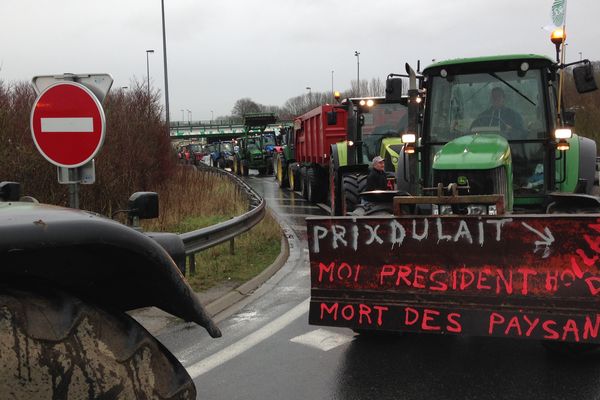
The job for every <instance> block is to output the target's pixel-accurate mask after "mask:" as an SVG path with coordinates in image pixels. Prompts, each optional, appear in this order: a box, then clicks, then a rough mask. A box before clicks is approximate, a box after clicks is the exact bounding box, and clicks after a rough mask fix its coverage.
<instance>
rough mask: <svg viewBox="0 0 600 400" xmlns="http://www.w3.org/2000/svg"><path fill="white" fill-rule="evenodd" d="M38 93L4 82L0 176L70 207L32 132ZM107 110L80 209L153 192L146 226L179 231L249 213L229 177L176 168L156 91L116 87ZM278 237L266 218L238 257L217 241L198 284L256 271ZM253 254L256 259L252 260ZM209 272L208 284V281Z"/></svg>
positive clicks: (241, 243)
mask: <svg viewBox="0 0 600 400" xmlns="http://www.w3.org/2000/svg"><path fill="white" fill-rule="evenodd" d="M35 97H36V96H35V92H34V90H33V88H32V87H31V85H29V84H28V83H14V84H6V83H4V82H2V81H0V180H3V181H8V180H10V181H17V182H21V184H22V189H23V193H24V194H27V195H30V196H33V197H35V198H37V199H38V200H40V201H41V202H43V203H49V204H57V205H62V206H67V205H68V188H67V187H66V186H65V185H60V184H59V183H58V182H57V173H56V167H54V166H53V165H51V164H50V163H49V162H48V161H46V159H44V158H43V157H42V156H41V155H40V154H39V153H38V151H37V149H36V148H35V145H34V143H33V139H32V137H31V132H30V128H29V115H30V112H31V107H32V105H33V102H34V100H35ZM104 110H105V114H106V121H107V127H106V132H107V135H106V139H105V142H104V146H103V148H102V150H101V151H100V153H99V154H98V156H97V157H96V183H95V184H93V185H81V187H80V189H81V192H80V206H81V208H82V209H86V210H91V211H95V212H97V213H100V214H104V215H111V214H112V213H114V212H115V211H117V210H121V209H125V208H126V207H127V200H128V198H129V196H130V195H131V194H132V193H134V192H136V191H155V192H158V194H159V203H160V217H159V218H158V219H156V220H152V221H144V222H143V224H142V226H143V228H144V229H145V230H148V231H150V230H154V231H168V232H179V233H180V232H187V231H191V230H195V229H198V228H201V227H204V226H208V225H212V224H214V223H217V222H221V221H224V220H227V219H229V218H232V217H234V216H236V215H240V214H242V213H244V212H245V211H247V209H248V202H247V199H246V197H245V195H244V194H243V193H241V192H240V190H239V189H238V188H237V186H236V185H234V184H233V183H232V182H231V181H229V180H228V179H227V178H226V177H223V176H221V175H218V174H211V173H204V172H200V171H196V169H195V168H190V167H181V166H177V160H176V157H175V154H174V151H173V149H172V147H171V143H170V139H169V137H168V135H167V127H166V126H165V124H164V122H163V121H161V118H160V115H161V111H162V110H161V107H160V102H159V97H158V93H157V92H154V93H151V94H150V95H149V94H148V91H147V88H145V87H144V86H143V85H134V87H133V88H132V89H130V90H116V91H113V92H111V93H110V94H109V95H108V96H107V98H106V100H105V102H104ZM122 217H123V216H122V215H121V216H120V218H122ZM280 237H281V235H280V232H279V226H278V225H277V223H276V222H275V221H274V220H272V219H270V218H269V219H266V220H265V221H263V222H262V223H261V224H259V226H257V227H255V228H254V229H253V230H252V231H250V232H249V233H247V234H245V235H244V237H240V238H238V239H236V254H235V256H234V257H231V256H229V255H225V254H224V252H223V251H222V249H221V248H220V247H216V248H215V249H212V250H209V251H208V252H206V255H204V253H201V254H199V255H198V256H197V257H198V261H197V271H198V276H195V277H193V283H194V286H195V288H196V289H199V288H200V287H207V286H209V285H213V284H217V283H219V282H220V281H221V280H228V278H231V277H234V278H235V279H236V280H237V279H238V278H237V277H238V276H242V277H243V278H240V279H242V280H244V279H247V278H248V273H251V274H256V272H258V271H259V270H261V269H262V268H264V267H265V266H267V265H269V264H270V263H271V262H272V261H273V260H274V259H275V257H276V256H277V254H278V253H279V246H280ZM225 246H226V248H227V252H228V251H229V245H228V244H226V245H225ZM263 250H264V254H263V253H261V252H262V251H263ZM252 257H254V258H253V259H254V260H257V261H256V262H248V260H249V259H251V258H252ZM221 258H222V259H221ZM258 260H260V265H259V261H258ZM249 264H252V268H250V269H249V268H248V265H249ZM224 265H226V267H224ZM237 269H239V271H236V270H237ZM219 271H221V272H222V273H220V272H219ZM208 276H210V284H208V283H207V282H206V281H205V280H204V278H205V277H208Z"/></svg>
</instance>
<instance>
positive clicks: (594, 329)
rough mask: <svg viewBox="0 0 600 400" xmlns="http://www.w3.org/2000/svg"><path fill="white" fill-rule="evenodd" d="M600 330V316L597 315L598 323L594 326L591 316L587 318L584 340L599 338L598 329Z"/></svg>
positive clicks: (584, 326)
mask: <svg viewBox="0 0 600 400" xmlns="http://www.w3.org/2000/svg"><path fill="white" fill-rule="evenodd" d="M599 328H600V315H598V314H596V322H595V323H594V325H592V320H591V318H590V317H589V316H587V315H586V316H585V324H584V325H583V338H584V339H586V340H587V339H588V338H592V339H595V338H597V337H598V329H599Z"/></svg>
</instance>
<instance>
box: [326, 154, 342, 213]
mask: <svg viewBox="0 0 600 400" xmlns="http://www.w3.org/2000/svg"><path fill="white" fill-rule="evenodd" d="M340 197H341V196H340V187H339V179H338V176H337V168H335V166H334V162H333V159H331V161H330V163H329V207H330V214H331V216H336V215H343V214H342V202H341V199H340Z"/></svg>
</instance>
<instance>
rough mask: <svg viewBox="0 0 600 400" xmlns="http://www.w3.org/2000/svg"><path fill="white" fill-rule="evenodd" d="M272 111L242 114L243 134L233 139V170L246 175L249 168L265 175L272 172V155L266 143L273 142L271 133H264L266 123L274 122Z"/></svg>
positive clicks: (275, 118)
mask: <svg viewBox="0 0 600 400" xmlns="http://www.w3.org/2000/svg"><path fill="white" fill-rule="evenodd" d="M276 121H277V117H276V116H275V114H273V113H254V114H246V115H244V135H243V136H242V137H240V138H238V139H236V140H235V141H234V148H233V151H234V156H233V165H232V168H233V172H234V173H235V174H238V175H243V176H247V175H248V173H249V170H250V169H256V170H258V173H259V174H261V175H265V174H268V173H272V167H273V156H272V151H269V150H268V145H269V144H271V145H273V144H274V139H273V134H272V133H271V132H269V133H266V132H265V129H266V128H267V125H269V124H272V123H275V122H276Z"/></svg>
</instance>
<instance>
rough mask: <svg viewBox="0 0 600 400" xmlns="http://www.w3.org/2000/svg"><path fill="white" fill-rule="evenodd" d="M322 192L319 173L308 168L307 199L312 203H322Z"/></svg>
mask: <svg viewBox="0 0 600 400" xmlns="http://www.w3.org/2000/svg"><path fill="white" fill-rule="evenodd" d="M322 192H323V191H322V190H321V184H320V179H319V175H318V171H317V170H316V169H315V168H311V167H308V168H307V169H306V198H307V199H308V201H310V202H311V203H320V202H321V201H322Z"/></svg>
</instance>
